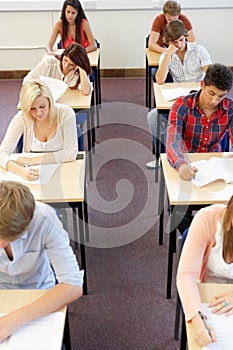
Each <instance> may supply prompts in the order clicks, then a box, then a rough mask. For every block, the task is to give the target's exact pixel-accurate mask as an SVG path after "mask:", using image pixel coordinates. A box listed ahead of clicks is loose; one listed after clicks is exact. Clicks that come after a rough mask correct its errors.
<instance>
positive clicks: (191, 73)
mask: <svg viewBox="0 0 233 350" xmlns="http://www.w3.org/2000/svg"><path fill="white" fill-rule="evenodd" d="M165 55H166V51H165V52H163V53H162V54H161V55H160V62H159V65H161V63H162V61H163V60H164V57H165ZM211 63H212V62H211V58H210V55H209V53H208V52H207V50H206V49H205V48H204V47H203V46H201V45H197V44H194V43H189V42H187V51H186V52H185V56H184V62H183V63H182V61H181V59H180V58H179V57H178V55H177V54H176V53H174V54H172V55H171V58H170V62H169V65H168V69H169V72H170V73H171V75H172V78H173V80H174V82H184V81H188V82H192V81H195V82H198V81H201V80H202V79H203V78H204V75H205V73H204V71H203V67H205V66H207V65H209V64H211Z"/></svg>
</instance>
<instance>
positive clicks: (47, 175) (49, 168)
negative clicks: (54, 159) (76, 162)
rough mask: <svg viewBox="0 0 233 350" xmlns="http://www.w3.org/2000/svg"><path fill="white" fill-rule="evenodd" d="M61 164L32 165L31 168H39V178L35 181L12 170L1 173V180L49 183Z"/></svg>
mask: <svg viewBox="0 0 233 350" xmlns="http://www.w3.org/2000/svg"><path fill="white" fill-rule="evenodd" d="M59 166H60V164H41V165H32V166H31V168H33V169H38V170H39V179H38V180H35V181H28V180H25V179H23V178H22V177H21V176H19V175H16V174H13V173H12V172H10V171H7V172H6V173H5V174H1V176H0V180H1V181H3V180H5V181H17V182H21V183H24V184H39V185H46V184H47V183H49V181H50V179H51V177H52V176H53V174H54V173H55V171H56V170H57V169H58V168H59Z"/></svg>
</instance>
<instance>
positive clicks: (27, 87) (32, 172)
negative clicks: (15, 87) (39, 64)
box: [0, 79, 78, 180]
mask: <svg viewBox="0 0 233 350" xmlns="http://www.w3.org/2000/svg"><path fill="white" fill-rule="evenodd" d="M20 104H21V108H22V109H21V110H20V111H19V112H18V113H17V114H16V115H15V116H14V118H13V119H12V120H11V122H10V124H9V126H8V129H7V132H6V135H5V137H4V139H3V141H2V143H1V146H0V165H1V166H2V167H3V168H4V169H6V170H9V171H11V172H13V173H15V174H17V175H20V176H22V177H23V178H25V179H27V180H36V179H37V178H38V176H39V173H38V170H37V169H32V168H28V167H27V166H28V165H35V164H46V163H47V164H48V163H62V162H69V161H74V160H75V159H76V156H77V152H78V140H77V128H76V118H75V113H74V111H73V109H72V108H71V107H69V106H65V105H62V104H58V103H54V101H53V97H52V94H51V91H50V89H49V88H48V86H47V85H46V84H45V83H43V82H42V81H41V80H39V79H32V80H28V81H27V82H25V84H24V85H23V86H22V89H21V92H20ZM22 135H23V152H35V153H38V155H36V156H33V157H26V156H23V157H22V156H20V155H19V157H18V159H17V160H11V158H10V156H11V154H12V153H13V152H14V150H15V148H16V146H17V144H18V141H19V140H20V138H21V136H22ZM40 153H43V154H42V155H40Z"/></svg>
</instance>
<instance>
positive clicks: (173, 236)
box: [167, 206, 176, 299]
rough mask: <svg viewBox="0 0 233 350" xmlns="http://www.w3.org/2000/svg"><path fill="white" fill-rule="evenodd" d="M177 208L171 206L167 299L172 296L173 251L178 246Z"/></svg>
mask: <svg viewBox="0 0 233 350" xmlns="http://www.w3.org/2000/svg"><path fill="white" fill-rule="evenodd" d="M175 214H176V208H175V207H174V206H171V219H170V233H169V247H168V269H167V299H170V298H171V286H172V268H173V253H174V252H175V249H176V248H175V247H176V228H174V229H172V227H175V226H174V224H173V222H175V221H176V218H175V216H176V215H175Z"/></svg>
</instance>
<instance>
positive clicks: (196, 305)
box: [177, 196, 233, 347]
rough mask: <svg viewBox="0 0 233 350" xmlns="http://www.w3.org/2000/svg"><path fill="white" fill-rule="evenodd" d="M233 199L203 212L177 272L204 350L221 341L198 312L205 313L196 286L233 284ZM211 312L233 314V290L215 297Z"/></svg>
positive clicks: (190, 319)
mask: <svg viewBox="0 0 233 350" xmlns="http://www.w3.org/2000/svg"><path fill="white" fill-rule="evenodd" d="M232 234H233V196H232V197H231V199H230V200H229V202H228V204H227V206H226V205H223V204H214V205H211V206H209V207H206V208H203V209H200V210H199V212H198V213H197V214H196V215H195V217H194V219H193V221H192V224H191V226H190V228H189V231H188V235H187V238H186V240H185V244H184V247H183V249H182V253H181V258H180V261H179V266H178V272H177V288H178V292H179V296H180V300H181V303H182V306H183V310H184V313H185V318H186V321H187V322H191V323H192V325H193V327H194V332H195V340H196V342H197V343H198V344H199V345H200V346H201V347H203V346H207V345H208V344H209V343H211V342H213V341H218V339H216V336H215V332H214V329H212V327H211V325H210V324H208V320H206V321H207V326H208V328H209V331H210V334H211V336H210V334H209V333H208V330H207V329H206V327H205V324H204V322H203V320H202V319H201V317H200V314H199V312H202V307H201V298H200V295H199V291H198V287H197V282H198V281H200V282H203V283H230V284H232V283H233V275H232V264H233V245H232V243H233V241H232ZM209 306H210V307H212V308H213V309H212V312H213V313H215V314H217V315H221V314H225V315H226V316H228V315H232V314H233V290H232V291H231V292H230V293H225V294H222V295H216V296H215V298H214V300H213V302H212V303H211V304H209Z"/></svg>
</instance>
